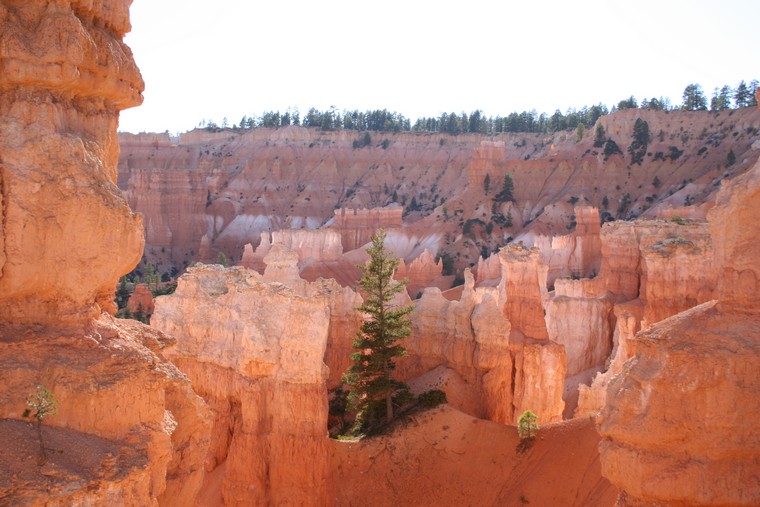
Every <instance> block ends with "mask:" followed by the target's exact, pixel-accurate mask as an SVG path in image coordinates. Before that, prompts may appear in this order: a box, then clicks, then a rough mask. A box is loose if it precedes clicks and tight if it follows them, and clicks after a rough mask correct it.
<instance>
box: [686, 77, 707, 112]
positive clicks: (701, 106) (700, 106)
mask: <svg viewBox="0 0 760 507" xmlns="http://www.w3.org/2000/svg"><path fill="white" fill-rule="evenodd" d="M681 107H682V109H683V110H684V111H704V110H706V109H707V98H706V97H705V94H704V93H702V87H701V86H700V85H698V84H696V83H692V84H690V85H688V86H687V87H686V88H684V91H683V106H681Z"/></svg>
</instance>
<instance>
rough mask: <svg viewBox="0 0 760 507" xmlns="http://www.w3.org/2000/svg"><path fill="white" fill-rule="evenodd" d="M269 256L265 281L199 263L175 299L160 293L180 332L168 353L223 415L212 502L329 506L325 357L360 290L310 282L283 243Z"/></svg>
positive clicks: (164, 314) (215, 440)
mask: <svg viewBox="0 0 760 507" xmlns="http://www.w3.org/2000/svg"><path fill="white" fill-rule="evenodd" d="M266 261H267V262H268V264H269V265H268V266H267V272H266V273H265V275H264V276H263V277H262V276H261V275H259V274H258V273H256V272H254V271H250V270H246V269H244V268H229V269H224V268H222V267H220V266H197V267H194V268H191V269H190V270H189V271H188V272H187V273H186V274H185V275H183V276H182V277H181V278H180V280H179V283H178V286H177V290H176V292H175V293H174V294H173V295H171V296H165V297H161V298H158V300H157V302H156V312H155V314H154V315H153V320H152V321H153V324H154V325H155V326H156V327H157V328H159V329H162V330H164V331H167V332H170V333H172V334H174V335H175V336H176V337H177V339H178V343H177V347H176V348H175V349H173V350H171V351H169V352H167V354H168V356H169V357H171V359H172V360H173V361H174V362H175V363H176V364H177V365H178V366H179V367H180V368H182V370H183V371H185V372H186V373H187V374H188V375H189V376H190V378H191V379H192V380H193V385H194V388H195V389H196V391H197V392H198V393H199V394H201V396H202V397H203V398H204V399H205V400H206V402H207V403H208V404H209V406H210V407H211V408H212V411H213V413H214V424H213V428H212V430H211V447H210V452H209V455H208V458H207V465H206V466H207V470H208V475H207V477H208V478H207V480H206V483H205V485H204V498H205V499H206V500H207V501H209V502H212V503H221V502H223V503H224V504H225V505H286V504H287V505H305V504H308V505H328V504H330V502H331V499H332V498H333V495H334V486H333V483H332V481H331V477H330V473H329V463H328V447H327V390H326V382H327V380H328V368H327V367H326V366H325V364H324V362H323V361H324V357H325V352H326V351H327V347H328V338H332V335H333V334H335V333H343V332H346V331H347V330H346V329H345V326H346V325H348V324H347V323H346V320H345V318H344V319H343V320H337V319H336V320H335V321H331V313H330V312H331V310H333V311H335V312H336V316H339V315H340V314H341V312H344V313H345V308H346V307H349V308H351V305H352V304H353V303H354V300H353V297H355V294H354V293H353V292H352V291H351V290H350V289H341V288H340V287H339V286H338V285H337V284H336V283H335V282H334V281H322V282H317V283H313V284H308V283H306V282H304V281H303V280H300V278H298V271H297V268H296V261H297V255H296V254H295V253H293V252H288V251H286V250H284V249H280V248H276V249H273V250H272V251H271V252H270V254H269V255H268V256H267V259H266ZM288 266H289V268H288ZM270 268H273V270H272V271H270ZM288 269H289V271H288ZM274 279H278V280H279V281H277V282H275V281H267V280H274ZM283 281H284V282H285V284H283V283H281V282H283ZM299 281H300V283H294V282H299ZM333 347H335V346H333ZM338 352H342V351H338ZM336 353H337V352H336V351H334V350H333V352H332V354H336ZM305 457H308V464H306V463H305V462H304V461H303V460H304V458H305Z"/></svg>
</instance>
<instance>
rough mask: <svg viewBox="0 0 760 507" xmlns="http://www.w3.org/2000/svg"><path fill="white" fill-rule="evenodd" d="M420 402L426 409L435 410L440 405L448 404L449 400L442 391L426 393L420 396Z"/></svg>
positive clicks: (433, 390)
mask: <svg viewBox="0 0 760 507" xmlns="http://www.w3.org/2000/svg"><path fill="white" fill-rule="evenodd" d="M418 400H419V403H420V405H422V406H423V407H425V408H434V407H437V406H438V405H443V404H444V403H448V400H447V399H446V393H445V392H443V391H441V390H440V389H432V390H430V391H425V392H424V393H422V394H420V396H419V398H418Z"/></svg>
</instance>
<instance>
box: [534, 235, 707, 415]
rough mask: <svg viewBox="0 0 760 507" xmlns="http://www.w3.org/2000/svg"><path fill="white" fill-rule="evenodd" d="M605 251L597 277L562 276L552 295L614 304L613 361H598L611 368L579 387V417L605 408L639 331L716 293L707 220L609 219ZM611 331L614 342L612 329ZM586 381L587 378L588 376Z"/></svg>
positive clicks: (610, 327) (598, 366)
mask: <svg viewBox="0 0 760 507" xmlns="http://www.w3.org/2000/svg"><path fill="white" fill-rule="evenodd" d="M626 245H627V246H626ZM602 251H603V261H602V267H601V270H600V274H599V276H598V277H597V278H595V279H589V280H586V279H583V280H577V281H570V280H558V281H557V283H556V289H555V296H554V298H553V299H559V298H560V297H561V296H563V295H564V296H573V297H574V298H580V300H583V299H589V298H591V299H595V300H597V301H601V300H604V301H607V302H610V301H611V302H614V303H615V306H614V309H613V310H612V312H610V313H609V318H610V320H609V325H608V326H607V329H608V330H614V332H612V335H611V336H612V340H611V345H612V353H611V355H610V358H611V361H610V360H607V361H606V362H604V361H603V362H598V361H597V362H596V364H595V367H596V370H598V371H601V370H602V369H604V368H602V366H605V367H606V370H607V371H605V372H603V373H599V374H598V375H597V376H596V378H594V380H593V382H592V383H590V385H580V386H579V389H580V393H579V402H578V408H577V410H576V416H579V415H588V414H595V413H597V412H598V411H599V409H601V407H602V405H603V404H604V400H605V393H606V389H607V385H608V383H609V381H610V379H611V378H612V377H613V376H614V375H616V374H617V373H619V372H620V371H621V369H622V366H623V363H625V361H627V360H628V359H629V358H630V357H631V348H630V346H629V342H630V340H632V339H633V337H634V335H635V334H636V333H637V332H638V331H640V330H642V329H647V328H648V327H649V326H651V325H652V324H654V323H656V322H659V321H660V320H663V319H665V318H667V317H670V316H672V315H675V314H676V313H678V312H680V311H684V310H686V309H688V308H691V307H693V306H695V305H697V304H700V303H704V302H706V301H709V300H711V299H712V298H713V297H714V295H715V280H716V271H715V269H714V267H713V255H712V242H711V240H710V237H709V235H708V233H707V226H706V224H705V223H704V222H687V223H674V222H663V221H659V220H656V221H649V220H645V221H636V222H633V223H624V222H621V223H611V224H607V225H605V227H604V228H603V230H602ZM570 304H571V305H572V303H570ZM597 304H599V303H597ZM552 315H554V314H552ZM586 318H590V314H587V316H586ZM549 321H551V322H552V323H555V322H557V321H558V319H557V318H556V317H555V316H552V317H551V318H550V317H549V316H548V314H547V322H549ZM565 325H567V322H563V321H562V320H559V323H558V324H550V327H555V328H557V333H560V334H561V328H562V326H565ZM557 326H559V327H557ZM599 329H600V328H599V327H589V328H587V332H586V335H591V334H597V333H598V330H599ZM560 334H558V335H557V336H559V335H560ZM607 336H608V338H607V340H606V342H607V343H609V342H610V339H609V336H610V335H609V333H608V335H607ZM595 341H596V340H595ZM597 343H598V342H597ZM583 383H585V384H588V381H587V380H586V379H583Z"/></svg>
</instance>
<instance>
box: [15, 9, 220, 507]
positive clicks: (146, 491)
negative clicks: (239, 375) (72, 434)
mask: <svg viewBox="0 0 760 507" xmlns="http://www.w3.org/2000/svg"><path fill="white" fill-rule="evenodd" d="M130 3H131V2H130V1H128V0H101V1H94V2H82V1H68V0H61V1H56V2H48V1H42V0H30V1H24V2H19V1H11V2H3V3H2V4H1V5H0V194H2V199H1V200H0V252H1V253H0V343H2V346H0V370H2V371H3V374H2V376H0V418H13V419H18V418H21V417H22V416H23V411H24V409H25V408H26V404H25V401H26V397H27V395H28V394H29V393H31V392H33V391H34V390H35V386H37V385H38V384H41V385H44V386H45V387H46V388H47V389H48V390H49V391H50V392H52V393H53V395H54V397H55V399H56V401H57V404H58V413H57V415H56V416H55V417H52V416H51V417H49V418H46V419H45V421H44V424H45V425H50V426H56V427H64V428H69V429H72V430H76V431H78V432H80V433H81V434H84V435H85V436H84V437H83V438H85V439H88V438H89V439H90V441H95V440H97V438H95V437H101V438H103V439H106V440H108V441H109V445H114V448H116V449H122V450H123V449H125V448H128V449H129V453H130V455H129V456H126V457H125V456H112V457H111V458H112V459H109V460H107V461H105V462H104V464H103V466H104V467H114V466H116V465H117V464H118V463H131V464H132V465H131V466H134V467H136V468H132V469H130V470H131V471H130V472H128V473H124V474H120V473H119V471H118V470H113V469H112V470H111V473H106V474H105V475H101V476H100V478H97V477H88V478H84V479H83V480H82V481H71V482H70V483H69V484H68V486H67V488H66V490H65V491H64V492H61V491H57V492H56V493H55V495H49V494H48V491H47V490H46V489H47V487H46V486H45V485H46V484H48V483H47V482H46V479H45V477H46V476H50V475H55V474H57V473H59V472H56V470H51V469H50V468H48V469H45V468H43V469H42V472H41V473H42V476H43V477H42V478H40V479H39V481H38V482H33V483H32V484H31V486H30V484H29V483H24V484H21V483H20V482H19V481H23V480H24V479H23V478H22V477H20V476H16V477H10V478H9V480H10V481H11V489H12V490H13V491H22V490H23V491H25V493H24V496H23V498H14V497H12V498H11V500H10V501H11V503H16V501H18V503H23V504H27V503H28V504H30V505H43V504H45V505H47V504H48V502H60V503H69V502H72V503H76V502H80V501H81V502H86V503H92V504H108V503H121V504H124V505H156V504H158V503H161V504H162V505H190V504H192V503H193V502H194V501H195V499H196V495H197V493H198V491H199V489H200V484H201V480H202V477H203V467H202V460H203V455H204V454H205V448H206V445H207V444H208V441H207V437H206V433H207V430H208V428H209V420H208V412H207V408H206V407H205V404H204V403H203V401H202V400H201V399H200V398H199V397H198V396H197V395H195V393H193V392H192V390H191V389H190V384H189V381H188V379H187V377H185V376H184V375H183V374H182V373H180V372H179V370H177V369H176V367H174V366H173V365H172V364H170V363H168V362H167V361H166V360H165V359H164V358H163V351H164V350H165V348H166V347H167V346H169V345H170V344H171V342H172V340H171V338H169V337H167V336H165V335H162V334H161V333H157V332H156V331H154V330H151V329H150V328H148V327H145V326H142V325H141V324H137V323H132V322H130V321H122V322H117V321H114V320H113V319H112V318H111V317H110V316H109V315H107V313H105V312H114V311H115V310H116V307H115V305H114V290H115V288H116V283H117V281H118V279H119V277H120V276H122V275H124V274H125V273H127V272H129V271H130V270H132V268H134V267H135V265H136V264H137V262H138V261H139V259H140V257H141V255H142V247H143V231H142V221H141V219H140V217H139V216H138V215H136V214H134V213H132V212H131V211H130V209H129V207H128V206H127V203H126V200H125V199H124V197H123V196H122V194H121V192H120V191H119V189H118V188H117V187H116V180H117V175H116V170H117V161H118V158H119V144H118V138H117V135H116V127H117V124H118V112H119V111H120V110H122V109H124V108H127V107H132V106H135V105H138V104H140V102H141V101H142V96H141V92H142V90H143V82H142V78H141V77H140V73H139V72H138V70H137V67H136V66H135V63H134V61H133V59H132V54H131V52H130V50H129V48H127V47H126V46H125V45H124V44H123V42H122V38H123V36H124V34H125V33H126V32H127V31H128V30H129V29H130V25H129V16H128V9H129V5H130ZM56 464H57V461H56V460H52V461H51V463H50V465H46V466H49V467H55V466H56ZM34 480H35V479H33V481H34ZM35 491H36V496H35Z"/></svg>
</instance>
